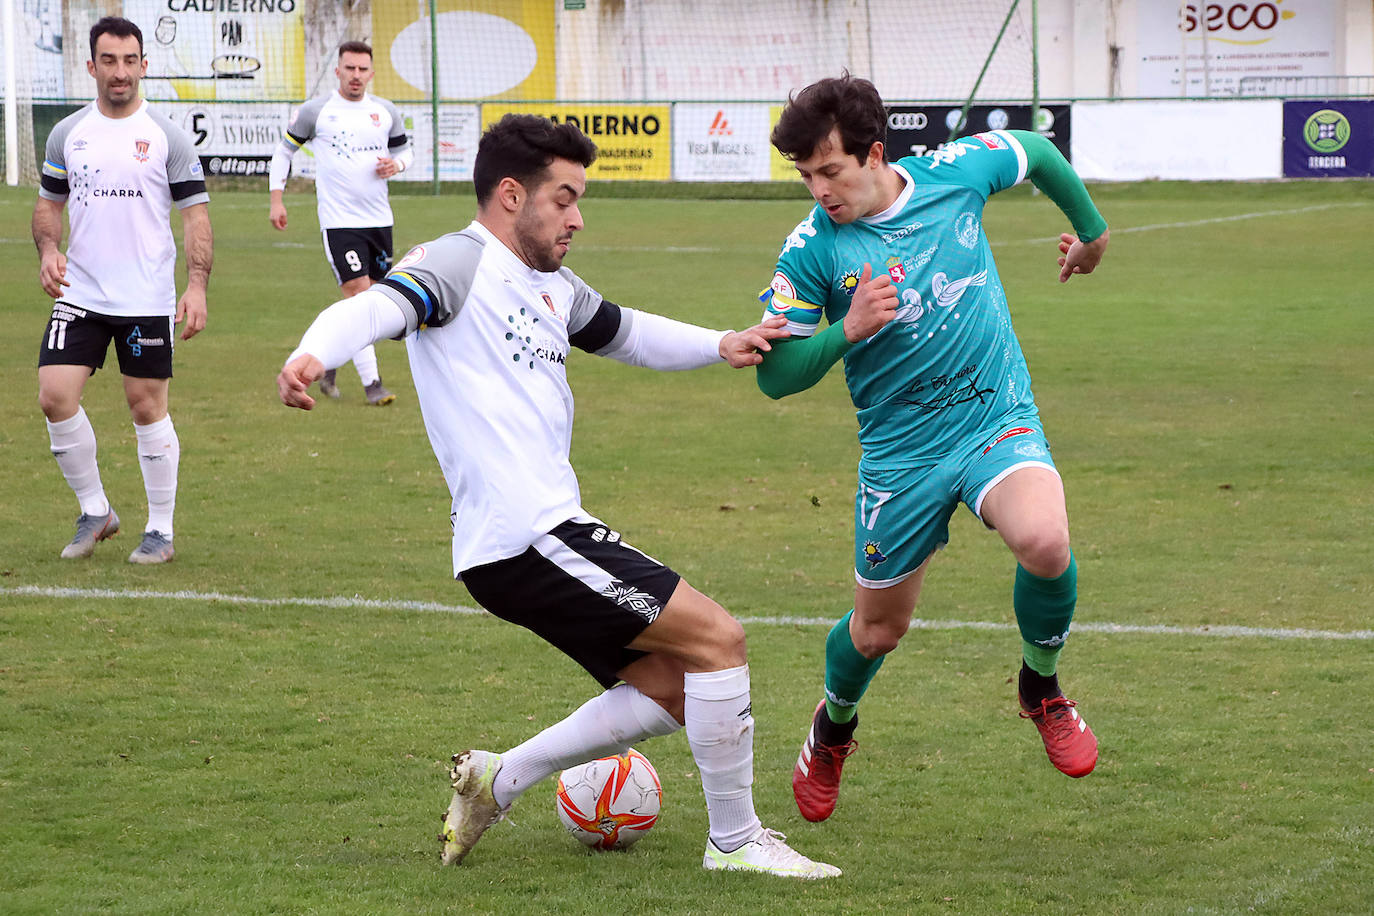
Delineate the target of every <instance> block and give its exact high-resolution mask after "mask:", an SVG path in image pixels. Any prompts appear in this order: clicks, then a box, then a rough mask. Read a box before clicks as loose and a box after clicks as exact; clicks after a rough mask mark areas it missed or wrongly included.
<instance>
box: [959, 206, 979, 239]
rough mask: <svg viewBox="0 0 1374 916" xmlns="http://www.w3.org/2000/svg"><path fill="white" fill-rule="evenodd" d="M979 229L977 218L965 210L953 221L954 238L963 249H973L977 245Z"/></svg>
mask: <svg viewBox="0 0 1374 916" xmlns="http://www.w3.org/2000/svg"><path fill="white" fill-rule="evenodd" d="M981 229H982V226H981V225H980V224H979V222H978V217H976V216H974V215H973V214H972V213H970V212H969V211H967V210H965V211H964V212H963V213H960V214H959V218H958V219H956V220H955V221H954V238H955V239H957V240H958V242H959V244H960V245H963V246H964V247H965V248H973V247H975V246H977V244H978V233H979V232H980V231H981Z"/></svg>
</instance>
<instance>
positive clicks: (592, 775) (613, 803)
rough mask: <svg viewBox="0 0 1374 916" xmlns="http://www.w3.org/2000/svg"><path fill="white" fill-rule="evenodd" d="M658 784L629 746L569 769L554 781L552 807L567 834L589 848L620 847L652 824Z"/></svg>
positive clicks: (660, 795)
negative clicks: (554, 793) (556, 810)
mask: <svg viewBox="0 0 1374 916" xmlns="http://www.w3.org/2000/svg"><path fill="white" fill-rule="evenodd" d="M662 803H663V783H661V782H660V781H659V778H658V773H657V771H655V770H654V766H653V764H651V763H650V762H649V760H648V758H647V757H645V756H644V755H643V754H641V753H640V752H639V751H637V750H635V749H634V748H630V750H628V751H626V752H625V753H624V754H621V755H620V756H619V757H602V758H600V759H598V760H591V761H588V762H587V763H583V764H579V765H577V766H575V767H569V768H568V769H566V770H564V771H563V773H562V774H561V775H560V776H559V777H558V792H557V795H556V797H555V806H556V807H557V808H558V819H559V820H561V821H562V822H563V826H564V827H566V828H568V832H569V833H571V834H572V835H573V836H574V837H576V838H577V839H578V840H579V841H580V842H582V843H583V844H585V845H587V846H590V847H592V848H593V849H624V848H625V847H627V846H630V845H631V844H633V843H635V842H637V841H638V840H639V839H640V838H641V837H643V836H644V834H646V833H648V832H649V830H650V829H652V828H653V826H654V824H656V823H658V812H659V808H660V807H661V806H662Z"/></svg>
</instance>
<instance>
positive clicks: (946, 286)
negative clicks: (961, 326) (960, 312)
mask: <svg viewBox="0 0 1374 916" xmlns="http://www.w3.org/2000/svg"><path fill="white" fill-rule="evenodd" d="M987 282H988V272H987V271H986V270H980V271H978V273H976V274H974V275H973V276H971V277H960V278H959V279H958V280H950V279H949V277H948V276H946V275H945V272H944V271H943V270H942V271H940V272H939V273H937V274H936V275H935V276H933V277H931V278H930V292H931V295H933V296H934V297H935V304H936V305H938V306H939V307H940V308H942V309H951V308H954V307H955V306H956V305H958V304H959V300H960V299H962V298H963V297H964V292H965V290H967V289H968V288H969V287H970V286H982V285H983V284H984V283H987Z"/></svg>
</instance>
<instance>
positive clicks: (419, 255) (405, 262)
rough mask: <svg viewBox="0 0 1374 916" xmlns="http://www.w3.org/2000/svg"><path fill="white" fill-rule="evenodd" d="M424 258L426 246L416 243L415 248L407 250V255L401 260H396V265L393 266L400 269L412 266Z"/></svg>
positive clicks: (394, 268)
mask: <svg viewBox="0 0 1374 916" xmlns="http://www.w3.org/2000/svg"><path fill="white" fill-rule="evenodd" d="M424 259H425V246H424V245H416V246H415V247H414V248H412V249H410V250H409V251H407V252H406V256H405V257H403V258H401V260H399V261H397V262H396V266H395V267H393V268H392V270H400V269H401V268H402V267H410V266H411V265H413V264H419V263H420V262H421V261H423V260H424Z"/></svg>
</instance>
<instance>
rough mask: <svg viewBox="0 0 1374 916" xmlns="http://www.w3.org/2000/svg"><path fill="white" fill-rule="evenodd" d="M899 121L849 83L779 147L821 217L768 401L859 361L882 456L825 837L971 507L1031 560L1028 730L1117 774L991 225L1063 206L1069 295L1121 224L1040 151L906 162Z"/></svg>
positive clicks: (968, 144)
mask: <svg viewBox="0 0 1374 916" xmlns="http://www.w3.org/2000/svg"><path fill="white" fill-rule="evenodd" d="M886 122H887V112H886V110H885V108H884V106H883V102H882V99H881V98H880V97H879V95H878V92H877V90H876V89H875V88H874V87H873V84H872V83H870V82H868V81H867V80H862V79H856V78H853V77H851V76H849V75H848V74H845V75H844V76H842V77H840V78H838V79H825V80H821V81H819V82H817V83H814V84H812V85H810V86H808V87H806V88H805V89H803V90H801V91H800V92H798V93H797V94H796V95H794V96H793V98H792V99H791V100H790V101H789V103H788V104H787V106H786V108H784V110H783V112H782V116H781V118H780V119H779V121H778V124H777V126H776V127H775V128H774V130H773V136H772V140H773V145H774V146H776V147H777V148H778V150H779V152H781V153H782V154H783V155H784V156H785V157H787V158H788V159H790V160H791V161H792V162H793V163H795V165H796V168H797V172H798V173H799V174H800V176H801V178H802V181H803V182H805V184H806V186H807V189H808V190H810V191H811V195H812V197H814V198H815V200H816V206H815V207H814V208H813V209H812V211H811V213H810V215H809V216H807V218H806V219H805V220H804V221H802V223H801V224H800V225H798V226H797V228H796V229H795V230H793V232H792V233H791V235H789V236H788V238H787V240H786V242H785V243H784V245H783V248H782V253H781V254H780V255H779V258H778V263H777V270H776V272H775V274H774V276H773V281H772V283H771V284H770V286H769V288H768V289H767V290H766V291H765V292H764V294H763V296H762V297H761V298H762V299H763V301H764V302H765V304H766V312H767V314H769V315H782V316H784V317H786V318H787V319H788V328H789V329H790V330H791V332H792V337H791V339H790V340H787V341H776V342H774V346H773V350H772V352H770V353H769V354H767V355H766V356H765V358H764V360H763V362H762V363H761V364H760V365H759V367H758V383H759V387H760V388H761V389H763V391H764V392H765V393H766V394H768V395H769V396H770V397H774V398H780V397H784V396H786V395H789V394H793V393H796V392H798V391H802V390H804V389H806V388H809V387H810V386H811V385H814V384H815V383H816V382H817V381H819V380H820V378H821V377H822V376H823V375H825V373H826V371H827V370H828V369H829V368H830V367H831V366H832V365H833V364H834V363H835V362H837V361H839V360H840V359H843V360H844V364H845V380H846V382H847V383H848V386H849V391H850V395H851V397H852V399H853V401H854V406H855V407H856V408H857V410H858V419H859V443H860V446H861V447H862V457H861V458H860V461H859V475H858V476H859V482H858V491H857V493H856V496H855V507H854V508H855V517H854V521H855V525H854V530H855V539H854V552H855V560H854V564H855V579H856V580H857V585H856V588H855V595H854V607H853V609H852V610H851V611H850V612H849V613H848V614H846V615H845V616H844V617H843V618H841V619H840V621H839V622H838V623H836V624H835V626H834V628H833V629H832V630H831V631H830V634H829V636H828V638H827V640H826V670H825V699H824V700H822V701H821V703H820V704H819V705H818V706H817V708H816V712H815V715H814V718H813V720H812V727H811V730H810V732H809V733H808V735H807V738H806V741H805V743H804V744H803V746H802V751H801V755H800V757H799V758H798V760H797V766H796V769H795V770H794V772H793V776H792V786H793V791H794V794H795V796H796V799H797V806H798V807H799V808H800V809H801V812H802V815H803V816H804V817H806V818H807V819H808V820H812V821H819V820H824V819H825V818H827V817H829V816H830V814H831V812H832V811H834V808H835V802H836V800H837V799H838V797H839V788H840V786H839V784H840V773H841V769H842V767H843V765H844V761H845V759H846V758H847V757H848V756H849V755H850V754H851V753H853V751H854V749H855V747H856V746H857V744H856V742H855V741H854V740H853V735H854V728H855V726H856V725H857V723H858V717H857V715H856V710H857V706H858V703H859V700H860V698H861V697H862V696H863V694H864V691H865V690H866V689H867V688H868V684H869V682H870V681H871V680H872V678H873V676H874V675H875V674H876V673H877V671H878V668H879V667H881V665H882V662H883V658H884V657H885V656H886V654H887V653H888V652H891V651H892V650H893V649H895V648H896V647H897V643H898V642H899V641H900V640H901V638H902V636H903V634H905V633H906V631H907V628H908V625H909V624H910V621H911V616H912V613H913V612H914V611H915V608H916V600H917V598H918V597H919V595H920V591H921V584H922V582H923V581H924V579H925V573H926V569H927V568H928V566H929V563H930V559H931V557H932V556H933V555H934V553H935V551H936V550H938V549H939V548H941V547H943V546H944V545H945V544H946V543H947V542H948V540H949V528H948V524H949V520H950V518H951V517H952V515H953V513H954V511H955V509H956V508H957V507H958V505H959V503H961V502H962V503H964V504H965V505H967V506H968V507H969V509H970V510H971V511H972V512H973V513H974V514H975V515H976V516H977V517H978V518H979V519H981V520H982V521H983V523H984V524H985V525H987V526H988V527H989V528H991V529H993V530H995V531H996V532H997V533H998V534H999V535H1001V537H1002V540H1003V541H1005V542H1006V544H1007V547H1008V548H1010V550H1011V552H1012V555H1013V556H1014V557H1015V558H1016V562H1017V569H1016V577H1015V584H1014V589H1013V606H1014V609H1015V613H1016V620H1017V624H1018V626H1019V629H1020V631H1021V637H1022V647H1021V648H1022V653H1021V654H1022V664H1021V672H1020V676H1019V679H1018V694H1019V700H1020V706H1021V715H1022V716H1023V717H1025V718H1028V719H1030V720H1031V721H1032V722H1034V723H1035V725H1036V726H1037V728H1038V730H1039V732H1040V735H1041V738H1042V740H1043V742H1044V745H1045V749H1046V751H1047V752H1048V754H1049V757H1050V760H1051V762H1053V764H1054V765H1055V766H1056V767H1057V768H1058V769H1059V770H1061V771H1062V772H1064V773H1066V774H1068V775H1070V776H1075V777H1077V776H1085V775H1087V774H1088V773H1090V772H1091V771H1092V769H1093V767H1094V766H1095V765H1096V763H1097V739H1096V737H1094V735H1093V733H1092V730H1091V729H1089V728H1088V726H1087V723H1086V722H1085V721H1084V720H1083V719H1082V718H1081V717H1080V716H1079V714H1078V710H1077V709H1076V708H1075V706H1076V704H1075V703H1074V702H1073V701H1072V700H1069V699H1068V698H1066V697H1065V696H1064V694H1063V691H1062V690H1061V689H1060V687H1059V682H1058V678H1057V675H1056V670H1057V663H1058V657H1059V653H1060V650H1061V649H1062V648H1063V645H1064V641H1065V640H1066V639H1067V638H1068V634H1069V623H1070V621H1071V620H1072V618H1073V610H1074V604H1075V602H1076V600H1077V567H1076V565H1075V563H1074V560H1073V553H1072V551H1071V550H1070V547H1069V523H1068V513H1067V510H1066V509H1065V504H1064V488H1063V484H1062V482H1061V480H1060V478H1059V473H1058V472H1057V471H1056V470H1055V467H1054V462H1053V459H1052V458H1051V456H1050V451H1049V445H1048V443H1047V442H1046V440H1045V434H1044V430H1043V428H1042V426H1041V424H1040V417H1039V413H1038V411H1037V410H1036V406H1035V399H1034V397H1033V395H1032V393H1031V384H1030V375H1029V372H1028V371H1027V369H1026V361H1025V358H1024V356H1023V355H1022V353H1021V347H1020V344H1019V343H1018V342H1017V340H1016V335H1015V333H1014V332H1013V330H1012V326H1011V316H1010V313H1009V312H1008V309H1007V301H1006V295H1005V292H1004V290H1003V288H1002V283H1001V280H1000V278H999V277H998V274H997V265H996V264H995V263H994V262H993V259H992V251H991V249H990V248H989V246H988V241H987V238H986V236H985V235H984V234H983V231H982V212H983V207H984V205H985V204H986V203H987V199H988V198H989V197H990V196H991V195H992V194H994V193H996V192H997V191H1001V190H1004V189H1005V188H1009V187H1011V186H1013V185H1015V184H1017V183H1019V182H1020V181H1022V180H1024V179H1026V178H1029V179H1030V180H1031V181H1032V182H1033V183H1034V184H1035V185H1036V186H1037V187H1039V188H1040V189H1041V190H1043V191H1044V192H1045V193H1046V194H1047V195H1048V196H1049V198H1050V199H1051V200H1053V201H1054V202H1055V203H1056V204H1057V205H1058V206H1059V207H1060V209H1061V210H1063V211H1064V213H1065V215H1066V216H1067V217H1068V218H1069V221H1070V223H1071V224H1072V226H1073V228H1074V230H1075V234H1072V235H1071V234H1067V233H1066V234H1064V235H1062V236H1061V241H1060V244H1059V250H1060V255H1061V256H1060V258H1059V264H1060V268H1061V269H1060V273H1059V279H1060V281H1061V282H1064V281H1067V280H1068V279H1069V278H1071V277H1072V276H1073V275H1074V274H1086V273H1091V272H1092V271H1093V270H1094V268H1096V267H1097V265H1098V263H1099V262H1100V261H1101V259H1102V255H1103V252H1104V251H1105V250H1106V247H1107V237H1108V233H1107V225H1106V222H1105V221H1104V220H1103V219H1102V217H1101V215H1100V214H1099V213H1098V212H1097V209H1096V208H1095V207H1094V206H1093V203H1092V200H1091V198H1089V196H1088V193H1087V190H1086V189H1085V188H1084V186H1083V182H1082V181H1081V180H1080V179H1079V178H1078V176H1077V174H1075V173H1074V171H1073V169H1072V168H1071V167H1070V166H1069V164H1068V162H1067V161H1065V159H1064V157H1063V156H1062V155H1061V154H1060V153H1059V151H1058V150H1057V149H1055V147H1054V145H1053V144H1052V143H1050V141H1049V140H1047V139H1045V138H1044V137H1043V136H1041V135H1039V134H1036V133H1031V132H1028V131H1015V130H1012V131H991V132H989V133H984V134H978V135H976V136H973V137H966V138H963V139H960V140H958V141H955V142H954V143H953V144H950V145H948V146H946V147H944V148H942V149H938V150H935V151H934V152H931V153H928V154H926V155H924V156H919V157H916V156H912V157H907V158H904V159H900V160H897V161H895V162H889V161H888V159H887V154H886V149H885V145H884V140H885V137H886ZM822 318H824V319H825V324H826V325H827V326H826V327H825V328H824V329H822Z"/></svg>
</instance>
